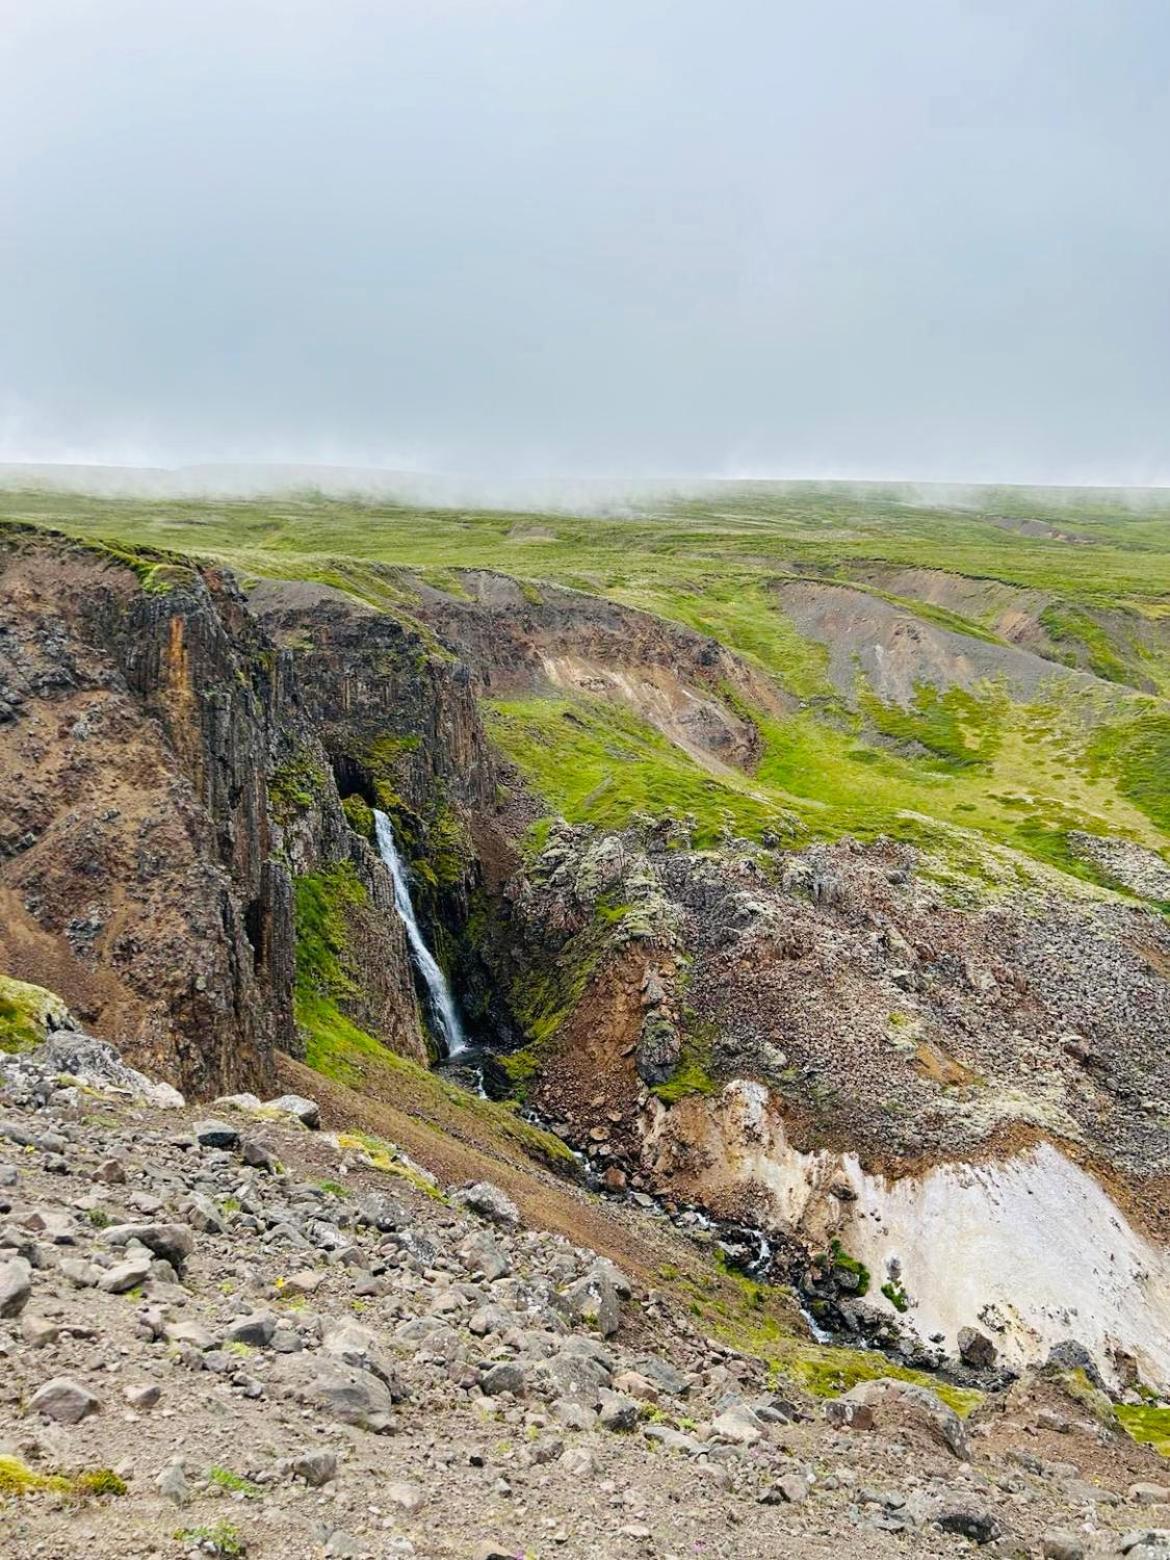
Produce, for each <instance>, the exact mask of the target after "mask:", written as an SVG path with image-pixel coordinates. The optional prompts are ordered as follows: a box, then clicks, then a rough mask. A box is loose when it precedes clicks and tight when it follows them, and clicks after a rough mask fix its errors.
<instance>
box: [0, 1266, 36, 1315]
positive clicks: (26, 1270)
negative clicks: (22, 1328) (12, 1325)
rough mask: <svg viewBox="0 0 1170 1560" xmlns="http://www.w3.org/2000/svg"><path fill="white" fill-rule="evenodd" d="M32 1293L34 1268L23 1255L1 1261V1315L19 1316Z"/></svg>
mask: <svg viewBox="0 0 1170 1560" xmlns="http://www.w3.org/2000/svg"><path fill="white" fill-rule="evenodd" d="M31 1294H32V1268H31V1267H30V1266H29V1264H28V1263H27V1262H26V1261H25V1259H24V1258H23V1257H11V1258H10V1259H9V1260H8V1261H7V1262H0V1316H4V1317H8V1316H19V1315H20V1313H21V1312H22V1311H23V1310H24V1308H25V1306H26V1305H27V1304H28V1301H29V1296H30V1295H31Z"/></svg>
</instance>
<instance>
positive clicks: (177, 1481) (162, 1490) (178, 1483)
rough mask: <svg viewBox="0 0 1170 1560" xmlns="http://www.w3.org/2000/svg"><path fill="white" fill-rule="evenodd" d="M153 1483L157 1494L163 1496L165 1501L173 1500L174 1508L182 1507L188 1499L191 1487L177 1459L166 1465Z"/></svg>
mask: <svg viewBox="0 0 1170 1560" xmlns="http://www.w3.org/2000/svg"><path fill="white" fill-rule="evenodd" d="M154 1482H155V1488H156V1489H157V1490H158V1492H159V1494H160V1495H163V1496H165V1497H166V1499H167V1500H173V1501H174V1503H175V1505H176V1506H182V1505H183V1504H184V1503H185V1502H186V1501H187V1500H189V1499H190V1495H191V1487H190V1485H189V1484H188V1483H187V1475H186V1474H185V1473H184V1471H183V1464H182V1463H181V1462H180V1461H179V1460H178V1458H175V1459H174V1460H173V1461H171V1462H169V1463H167V1465H166V1467H165V1468H164V1469H163V1471H162V1472H161V1473H160V1474H159V1476H158V1478H157V1479H156V1480H155V1481H154Z"/></svg>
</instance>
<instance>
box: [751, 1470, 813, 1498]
mask: <svg viewBox="0 0 1170 1560" xmlns="http://www.w3.org/2000/svg"><path fill="white" fill-rule="evenodd" d="M808 1492H809V1482H808V1480H807V1479H806V1478H805V1476H804V1474H802V1473H785V1474H781V1476H780V1477H779V1478H778V1479H777V1480H776V1482H775V1483H774V1484H773V1485H772V1487H771V1489H769V1490H768V1491H767V1492H766V1493H765V1494H764V1495H762V1496H761V1497H760V1499H761V1503H762V1504H763V1505H765V1506H778V1505H785V1506H799V1505H800V1504H801V1502H802V1501H806V1500H807V1499H808Z"/></svg>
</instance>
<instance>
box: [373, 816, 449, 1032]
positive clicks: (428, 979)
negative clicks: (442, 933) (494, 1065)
mask: <svg viewBox="0 0 1170 1560" xmlns="http://www.w3.org/2000/svg"><path fill="white" fill-rule="evenodd" d="M374 831H375V836H376V838H377V841H378V854H379V855H380V856H381V857H382V860H383V861H384V862H385V863H386V865H387V866H388V867H389V869H390V876H391V878H392V879H393V880H394V908H395V909H396V910H397V911H398V914H399V915H400V916H401V917H402V922H403V925H404V926H405V927H406V940H407V942H409V944H410V953H411V957H412V958H413V960H414V963H415V968H416V969H417V970H418V972H419V974H420V975H421V976H422V978H423V980H424V981H425V983H426V988H427V998H428V1001H429V1003H430V1008H431V1015H432V1017H433V1019H434V1021H435V1027H436V1028H437V1029H438V1031H439V1036H440V1038H441V1039H442V1042H443V1046H444V1049H445V1050H446V1053H447V1055H448V1056H458V1054H459V1052H460V1051H464V1050H466V1049H467V1040H466V1038H465V1037H464V1034H463V1025H462V1024H461V1023H460V1022H459V1014H458V1013H457V1012H456V1009H455V998H454V997H453V996H452V995H451V988H450V986H449V985H448V984H447V977H446V976H445V975H444V974H443V972H442V970H441V969H440V968H439V966H438V964H437V963H436V961H435V957H434V955H433V954H432V953H431V950H430V949H429V948H428V947H427V945H426V941H425V940H424V938H423V934H422V932H421V930H420V929H419V924H418V921H417V920H416V919H415V914H414V905H413V904H412V903H411V898H410V885H409V884H408V882H407V878H406V864H405V862H404V861H403V860H402V857H401V856H400V855H399V854H398V846H397V845H396V844H395V842H394V829H393V826H392V825H391V823H390V820H389V818H387V816H386V814H385V813H384V812H379V811H378V809H377V808H376V807H375V808H374Z"/></svg>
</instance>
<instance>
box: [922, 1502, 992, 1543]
mask: <svg viewBox="0 0 1170 1560" xmlns="http://www.w3.org/2000/svg"><path fill="white" fill-rule="evenodd" d="M934 1521H935V1526H936V1527H940V1528H942V1530H943V1532H944V1533H958V1534H959V1535H960V1537H962V1538H969V1539H970V1540H971V1541H972V1543H975V1544H990V1543H991V1541H992V1539H993V1538H998V1537H999V1532H1000V1528H999V1524H998V1522H996V1520H995V1518H994V1517H993V1516H992V1514H991V1512H990V1511H983V1510H981V1509H978V1508H976V1507H973V1506H947V1507H946V1508H945V1509H944V1510H942V1511H940V1512H939V1514H938V1516H936V1517H935V1519H934Z"/></svg>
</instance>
